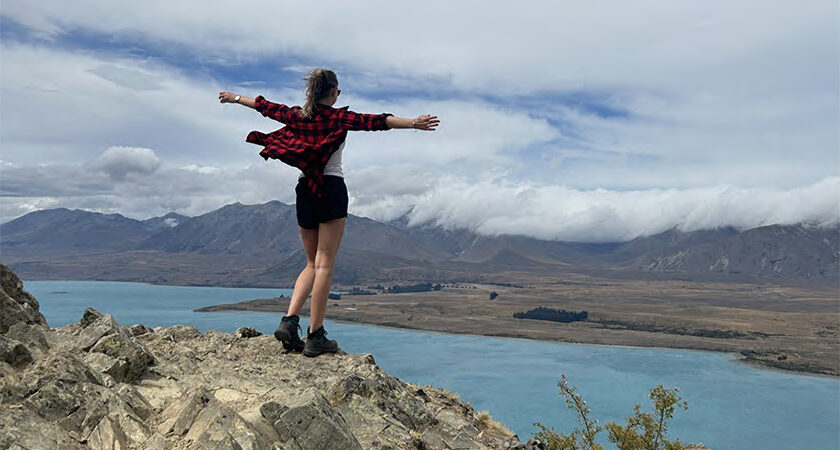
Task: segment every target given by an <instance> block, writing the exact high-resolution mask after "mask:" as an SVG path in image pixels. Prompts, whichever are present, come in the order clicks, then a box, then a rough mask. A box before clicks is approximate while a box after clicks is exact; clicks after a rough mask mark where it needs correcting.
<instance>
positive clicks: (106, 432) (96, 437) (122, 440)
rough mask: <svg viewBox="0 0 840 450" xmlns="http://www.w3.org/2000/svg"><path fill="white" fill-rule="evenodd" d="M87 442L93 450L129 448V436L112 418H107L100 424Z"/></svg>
mask: <svg viewBox="0 0 840 450" xmlns="http://www.w3.org/2000/svg"><path fill="white" fill-rule="evenodd" d="M87 442H88V445H89V446H90V447H91V448H112V449H123V448H126V449H127V448H129V447H128V442H129V441H128V436H126V434H125V432H124V431H123V429H122V427H121V426H120V425H119V423H117V422H116V421H115V420H114V419H112V418H110V417H105V418H103V419H102V420H101V421H100V422H99V425H97V426H96V428H95V429H94V430H93V431H92V432H91V433H90V435H88V438H87Z"/></svg>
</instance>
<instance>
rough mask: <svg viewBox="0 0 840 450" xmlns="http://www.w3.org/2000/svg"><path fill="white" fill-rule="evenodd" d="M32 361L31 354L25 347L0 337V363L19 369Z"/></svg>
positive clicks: (12, 340)
mask: <svg viewBox="0 0 840 450" xmlns="http://www.w3.org/2000/svg"><path fill="white" fill-rule="evenodd" d="M33 360H34V359H33V358H32V353H30V352H29V349H27V348H26V346H25V345H23V344H21V343H20V342H18V341H16V340H14V339H8V338H6V337H5V336H0V361H2V362H4V363H6V364H9V365H11V366H12V367H14V368H16V369H19V368H21V367H24V366H26V365H27V364H29V363H31V362H32V361H33Z"/></svg>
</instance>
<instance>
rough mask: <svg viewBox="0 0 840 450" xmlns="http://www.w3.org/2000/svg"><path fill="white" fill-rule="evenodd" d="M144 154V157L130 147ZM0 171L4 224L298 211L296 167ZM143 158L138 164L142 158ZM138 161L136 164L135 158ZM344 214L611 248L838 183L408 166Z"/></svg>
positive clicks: (792, 213) (366, 178)
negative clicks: (593, 178)
mask: <svg viewBox="0 0 840 450" xmlns="http://www.w3.org/2000/svg"><path fill="white" fill-rule="evenodd" d="M130 150H132V151H129V152H126V151H125V149H119V150H118V151H117V153H116V154H118V155H119V158H117V159H116V161H118V162H119V163H118V164H116V167H119V168H123V167H124V164H123V163H122V161H123V159H122V158H124V157H125V155H126V154H128V155H129V158H128V160H130V161H131V164H134V163H136V162H137V161H155V159H156V157H155V156H154V152H152V151H151V150H149V149H130ZM137 150H140V151H137ZM113 154H115V151H114V149H109V150H108V151H106V152H104V153H103V155H102V156H100V157H98V158H96V159H95V160H93V161H91V162H87V163H82V164H79V165H75V166H74V165H47V166H14V167H6V168H4V169H3V184H2V191H3V195H2V196H0V202H2V203H0V205H1V206H2V211H3V217H2V218H0V220H2V221H4V222H5V221H7V220H9V219H12V218H14V217H16V216H18V215H20V214H23V213H25V212H30V211H32V210H37V209H43V208H54V207H67V208H83V209H90V210H95V211H100V212H104V213H115V212H116V213H122V214H125V215H128V216H130V217H135V218H138V219H145V218H148V217H152V216H160V215H164V214H166V213H168V212H177V213H180V214H185V215H189V216H192V215H198V214H202V213H205V212H208V211H210V210H213V209H216V208H219V207H221V206H223V205H225V204H229V203H233V202H242V203H263V202H267V201H270V200H275V199H278V200H280V201H282V202H285V203H288V204H292V203H294V191H293V188H294V185H295V183H296V181H297V173H298V172H297V171H296V170H295V169H293V168H291V167H288V166H285V165H282V164H279V163H276V164H273V163H272V162H267V163H265V164H257V165H245V166H180V167H175V166H170V165H168V164H166V163H165V162H160V164H159V165H158V166H155V168H154V170H150V169H149V167H152V166H143V167H144V169H143V170H134V171H133V172H131V176H122V177H111V175H110V174H109V173H108V172H107V171H103V170H100V169H99V168H97V166H96V164H95V163H96V162H98V161H101V160H107V159H108V158H107V156H109V155H113ZM138 156H139V157H138ZM132 158H134V159H132ZM347 176H348V182H347V183H348V189H349V192H350V212H351V213H352V214H356V215H361V216H367V217H371V218H373V219H377V220H381V221H389V220H394V219H397V218H399V217H401V216H403V215H406V216H407V218H408V220H409V223H410V224H412V225H421V224H431V225H437V226H441V227H444V228H449V229H453V228H465V229H470V230H473V231H475V232H477V233H480V234H485V235H498V234H519V235H526V236H532V237H536V238H540V239H555V240H570V241H582V242H615V241H624V240H629V239H632V238H634V237H637V236H641V235H650V234H655V233H659V232H662V231H665V230H668V229H671V228H678V229H681V230H684V231H692V230H697V229H708V228H716V227H722V226H734V227H736V228H740V229H748V228H753V227H757V226H762V225H768V224H795V223H801V222H805V223H810V224H816V225H827V224H836V223H838V222H840V177H830V178H826V179H823V180H821V181H819V182H817V183H814V184H811V185H808V186H805V187H799V188H793V189H770V188H744V187H739V186H726V185H721V186H715V187H706V188H690V189H645V190H632V191H615V190H607V189H594V190H581V189H574V188H569V187H565V186H558V185H537V184H533V183H527V182H512V181H510V180H509V179H507V178H506V177H505V176H504V175H503V174H497V175H496V176H495V177H494V176H493V175H487V177H486V179H484V180H483V181H478V182H476V181H473V180H471V179H469V178H466V177H463V176H458V175H452V174H450V173H440V172H436V171H432V170H428V169H424V168H423V167H422V166H418V165H414V164H403V165H395V166H389V167H387V168H385V167H369V168H364V169H360V170H353V171H349V172H348V173H347Z"/></svg>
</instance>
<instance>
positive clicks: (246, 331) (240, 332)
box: [236, 327, 262, 339]
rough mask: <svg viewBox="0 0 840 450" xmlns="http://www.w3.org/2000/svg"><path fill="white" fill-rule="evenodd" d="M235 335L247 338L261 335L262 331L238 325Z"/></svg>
mask: <svg viewBox="0 0 840 450" xmlns="http://www.w3.org/2000/svg"><path fill="white" fill-rule="evenodd" d="M236 335H237V336H239V337H240V338H243V339H249V338H254V337H257V336H262V333H260V332H259V331H257V330H255V329H253V328H251V327H240V328H237V330H236Z"/></svg>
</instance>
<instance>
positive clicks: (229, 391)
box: [0, 265, 540, 450]
mask: <svg viewBox="0 0 840 450" xmlns="http://www.w3.org/2000/svg"><path fill="white" fill-rule="evenodd" d="M0 270H2V274H0V279H2V286H0V287H2V292H0V297H2V298H3V303H2V308H3V310H2V311H0V312H2V317H3V320H4V322H3V323H4V328H3V329H2V330H3V332H2V333H0V448H26V449H41V448H43V449H55V448H61V449H80V448H95V449H100V448H103V449H104V448H108V449H115V448H120V449H129V448H131V449H145V448H148V449H189V448H195V449H199V448H200V449H204V448H213V449H255V450H256V449H287V450H308V449H319V450H323V449H382V450H384V449H448V448H470V449H483V448H488V449H489V448H492V449H498V448H508V449H514V448H515V449H524V448H540V447H539V446H538V445H537V444H535V443H530V444H529V445H528V446H527V447H526V446H525V445H522V444H521V443H520V441H519V439H518V438H517V437H516V436H514V435H512V433H510V432H509V431H508V430H506V429H505V428H504V427H502V426H500V425H498V424H496V423H495V422H493V421H492V420H487V417H486V416H484V417H482V415H481V414H478V413H477V412H476V411H475V410H474V409H473V408H472V406H470V405H469V404H465V403H462V402H460V401H458V400H457V398H455V397H454V396H452V395H451V394H449V393H447V392H446V391H443V390H440V389H437V388H434V387H431V386H423V387H421V386H416V385H412V384H410V383H405V382H402V381H400V380H398V379H396V378H394V377H391V376H389V375H388V374H386V373H385V372H384V371H382V369H380V368H379V367H378V366H377V365H376V362H375V360H374V358H373V357H372V356H371V355H366V354H365V355H347V354H343V353H341V354H337V355H322V356H320V357H318V358H305V357H302V356H301V355H300V354H294V353H292V354H284V353H283V350H282V346H281V345H280V343H278V342H277V341H276V340H275V339H274V338H273V337H272V336H262V335H259V333H256V332H255V331H254V330H245V329H243V330H239V332H238V333H236V334H230V333H220V332H216V331H209V332H207V333H201V332H199V331H198V330H197V329H195V328H193V327H188V326H174V327H169V328H156V329H154V330H152V329H149V328H148V327H145V326H142V325H134V326H132V327H125V326H123V325H120V324H119V323H117V322H116V321H115V320H114V318H113V317H112V316H110V315H108V314H102V313H100V312H98V311H95V310H93V309H87V310H86V311H85V312H84V314H83V316H82V317H81V319H80V321H79V322H78V323H75V324H71V325H68V326H65V327H62V328H59V329H56V330H50V329H49V328H47V327H46V322H45V321H44V318H43V316H41V314H40V312H38V304H37V301H36V300H35V299H34V298H32V296H31V295H29V294H28V293H26V291H24V290H23V288H22V284H21V283H20V280H18V279H17V277H15V276H14V274H13V273H11V272H10V271H9V270H8V269H7V268H6V267H5V266H1V265H0ZM7 311H8V315H7ZM8 318H13V319H8Z"/></svg>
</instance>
